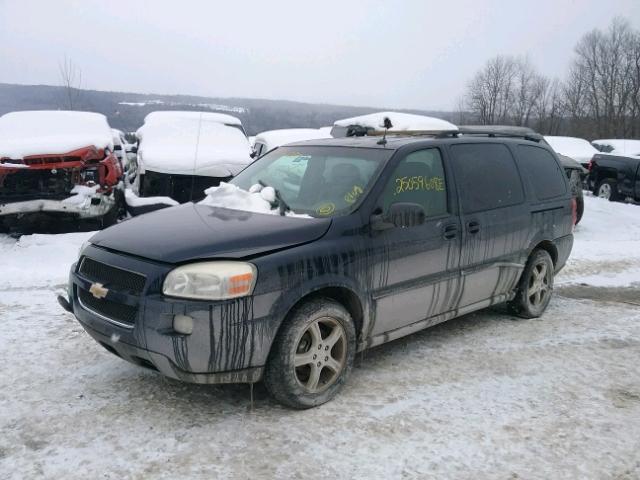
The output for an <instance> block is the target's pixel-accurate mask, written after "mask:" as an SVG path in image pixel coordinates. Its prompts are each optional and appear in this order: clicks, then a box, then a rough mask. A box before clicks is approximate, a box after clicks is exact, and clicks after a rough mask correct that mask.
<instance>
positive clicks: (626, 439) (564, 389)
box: [0, 196, 640, 480]
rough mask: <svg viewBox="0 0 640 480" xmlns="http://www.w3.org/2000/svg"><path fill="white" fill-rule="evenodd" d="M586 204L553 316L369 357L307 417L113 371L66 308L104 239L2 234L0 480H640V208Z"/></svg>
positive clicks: (142, 373)
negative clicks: (73, 271) (87, 251)
mask: <svg viewBox="0 0 640 480" xmlns="http://www.w3.org/2000/svg"><path fill="white" fill-rule="evenodd" d="M585 202H586V207H585V216H584V219H583V221H582V222H581V223H580V224H579V225H578V227H577V228H576V231H575V246H574V250H573V253H572V256H571V258H570V260H569V264H568V265H567V267H566V269H565V270H564V271H563V272H561V273H560V275H559V276H558V277H557V278H556V289H555V292H554V297H553V300H552V302H551V304H550V306H549V309H548V311H547V312H546V313H545V315H543V316H542V317H541V318H539V319H531V320H524V319H517V318H515V317H513V316H511V315H509V314H508V313H506V312H505V311H504V310H503V309H502V308H494V309H487V310H483V311H480V312H477V313H474V314H471V315H466V316H464V317H461V318H459V319H455V320H451V321H449V322H446V323H444V324H441V325H438V326H436V327H433V328H431V329H428V330H425V331H422V332H420V333H417V334H415V335H411V336H409V337H406V338H403V339H400V340H397V341H395V342H391V343H389V344H386V345H383V346H380V347H377V348H375V349H372V350H369V351H367V352H365V353H364V354H362V355H360V354H359V355H358V359H357V362H356V366H355V368H354V369H353V372H352V375H351V377H350V379H349V380H348V382H347V384H346V386H345V388H344V389H343V391H342V392H341V393H340V395H339V396H338V397H336V398H335V399H334V400H333V401H331V402H330V403H328V404H326V405H324V406H321V407H318V408H315V409H312V410H307V411H292V410H288V409H286V408H284V407H282V406H280V405H278V404H276V403H275V402H274V401H273V400H272V399H271V398H270V397H269V396H268V394H267V393H266V391H265V388H264V386H263V385H261V384H257V385H256V386H255V387H254V405H253V408H252V409H250V401H249V387H248V386H246V385H222V386H213V385H192V384H185V383H179V382H177V381H173V380H170V379H166V378H163V377H161V376H160V375H158V374H156V373H154V372H152V371H149V370H145V369H142V368H140V367H136V366H134V365H131V364H129V363H127V362H125V361H123V360H121V359H119V358H117V357H116V356H114V355H112V354H111V353H109V352H107V351H106V350H104V349H103V348H102V347H101V346H99V345H98V344H97V343H96V342H95V341H94V340H93V339H91V338H90V337H89V335H88V334H86V333H85V332H84V330H83V329H82V327H81V326H80V325H79V324H78V322H77V321H76V320H75V319H74V317H73V316H72V315H70V314H68V313H66V312H64V311H63V310H62V309H61V308H60V307H59V306H58V304H57V302H56V299H55V295H56V294H57V293H61V292H64V291H65V290H66V282H67V279H68V269H69V267H70V265H71V264H72V263H73V262H74V261H75V259H76V258H77V255H78V249H79V248H80V246H81V245H82V244H83V243H84V241H85V240H87V239H88V238H89V237H90V236H91V235H92V233H76V234H66V235H30V236H23V237H21V238H20V240H15V239H12V238H10V237H8V236H3V235H0V253H1V254H0V272H2V275H0V324H1V325H2V329H0V347H1V351H2V354H3V357H4V358H5V359H8V360H7V361H5V363H4V365H3V368H2V369H0V432H2V434H1V435H0V472H1V474H0V477H2V478H3V479H7V480H14V479H15V480H21V479H23V478H64V479H67V480H75V479H86V478H106V479H115V478H154V479H171V478H194V479H205V478H282V479H289V478H308V477H309V476H310V475H311V476H313V477H317V478H333V479H377V478H425V479H428V478H433V479H440V478H455V479H463V478H465V479H466V478H468V479H471V478H473V479H476V478H478V479H496V480H497V479H506V478H512V479H516V478H526V479H545V480H546V479H549V478H553V479H556V478H557V479H574V478H589V479H591V478H594V479H595V478H620V479H631V478H638V476H639V474H640V464H639V463H638V431H640V369H638V368H636V367H635V365H636V364H637V360H638V356H639V355H640V308H639V306H638V304H639V303H640V301H639V299H640V294H639V292H640V290H639V288H640V286H639V285H638V283H637V282H638V279H639V278H640V277H639V276H637V275H636V276H635V277H634V275H633V274H632V271H633V270H634V269H636V268H638V266H639V263H638V260H639V259H638V256H639V253H638V252H640V206H634V205H625V204H621V203H613V202H608V201H605V200H602V199H599V198H594V197H591V196H587V197H585ZM618 276H621V278H620V279H619V280H618V281H616V282H615V284H616V285H618V287H598V288H597V289H596V291H598V292H603V294H602V296H603V297H605V298H602V299H593V298H589V297H587V296H579V297H575V296H574V297H569V296H567V295H568V293H567V292H575V291H588V288H587V287H582V286H581V285H580V282H583V281H587V282H592V283H591V284H592V285H597V284H598V282H599V281H601V280H602V279H615V278H617V277H618ZM607 281H609V280H607ZM632 284H635V288H634V287H633V285H632ZM580 288H583V290H579V289H580ZM627 291H630V292H631V295H630V296H629V297H627V298H628V299H629V300H628V301H624V300H617V299H616V296H617V295H618V294H620V292H627ZM633 295H635V297H633ZM301 459H315V460H316V461H318V462H319V460H317V459H329V460H327V461H326V462H324V463H322V464H320V463H318V465H319V466H317V467H313V468H315V470H312V471H313V472H314V473H312V474H310V473H309V472H310V471H311V470H310V468H311V467H310V466H309V462H307V461H301Z"/></svg>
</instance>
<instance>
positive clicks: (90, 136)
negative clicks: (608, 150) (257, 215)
mask: <svg viewBox="0 0 640 480" xmlns="http://www.w3.org/2000/svg"><path fill="white" fill-rule="evenodd" d="M433 132H442V133H443V134H450V133H451V132H458V134H461V135H483V136H484V135H486V134H487V132H494V133H495V134H496V135H499V136H510V135H512V136H520V137H522V136H524V137H532V138H533V137H535V138H536V140H537V141H543V142H545V143H548V144H549V145H550V146H551V147H552V148H553V149H554V150H556V152H557V153H559V154H560V159H561V161H562V163H563V167H564V169H565V172H566V175H567V177H568V179H569V183H570V185H571V188H572V192H573V194H574V197H575V198H576V200H577V219H576V220H577V221H580V218H581V217H582V214H583V211H584V202H583V199H582V195H583V193H582V186H583V185H586V184H588V180H587V178H588V176H587V174H588V170H587V169H586V168H584V166H588V165H589V164H590V160H591V159H590V158H586V157H585V158H583V156H584V155H582V154H583V153H584V152H582V151H578V150H576V148H573V149H572V148H568V145H573V144H574V143H575V142H573V143H572V141H571V139H569V140H563V139H566V138H568V137H544V138H543V137H542V136H540V135H539V134H537V133H535V132H534V131H532V130H529V129H524V128H520V127H506V126H490V127H487V126H482V127H480V126H466V127H457V126H456V125H453V124H452V123H449V122H447V121H444V120H441V119H437V118H432V117H426V116H421V115H412V114H406V113H399V112H378V113H373V114H369V115H363V116H358V117H353V118H347V119H343V120H337V121H335V122H334V124H333V125H332V126H328V127H323V128H319V129H313V128H292V129H281V130H272V131H266V132H262V133H260V134H258V135H256V136H255V137H247V135H246V132H245V130H244V127H243V125H242V123H241V121H240V120H239V119H238V118H236V117H233V116H231V115H227V114H221V113H214V112H196V111H157V112H152V113H150V114H149V115H147V116H146V117H145V120H144V124H143V126H142V127H140V128H139V129H138V131H137V132H136V135H135V137H136V143H135V144H131V143H129V142H128V141H127V139H126V137H125V135H124V133H123V132H121V131H119V130H114V129H111V128H110V126H109V124H108V122H107V119H106V117H104V116H103V115H100V114H97V113H90V112H73V111H27V112H12V113H8V114H5V115H3V116H1V117H0V230H2V231H14V230H15V231H19V232H22V231H27V230H31V231H37V230H40V229H46V230H47V231H56V230H62V229H65V230H66V229H69V228H78V227H80V228H82V229H95V228H101V227H105V226H108V225H111V224H113V223H115V222H116V221H117V220H118V219H119V218H122V217H123V216H125V215H133V216H135V215H140V214H144V213H147V212H150V211H153V210H157V209H160V208H164V207H168V206H174V205H178V204H182V203H187V202H198V201H202V200H203V199H205V198H206V196H207V194H206V192H207V190H208V189H210V188H212V187H217V186H219V185H220V184H221V183H222V182H227V181H228V180H230V179H231V178H233V177H234V176H235V175H237V174H238V173H239V172H240V171H241V170H243V169H244V168H245V167H246V166H247V165H249V164H251V163H252V162H253V160H254V159H256V158H258V157H260V156H262V155H264V154H266V153H267V152H269V151H272V150H273V149H275V148H278V147H280V146H282V145H285V144H290V143H293V142H298V141H306V140H320V141H321V140H323V139H328V138H341V137H361V136H371V135H378V136H382V135H384V134H386V133H389V134H398V133H402V134H413V135H420V134H426V133H428V134H432V133H433ZM584 142H586V141H584ZM586 143H587V144H588V142H586ZM574 147H575V145H574ZM582 147H584V145H582ZM589 148H591V149H593V150H595V148H594V147H592V146H590V145H589ZM581 164H582V165H581ZM583 165H584V166H583ZM287 174H288V175H292V176H295V175H296V172H295V171H291V172H287ZM293 180H295V179H293ZM341 180H342V179H341V178H338V179H336V181H341ZM292 183H295V181H292ZM614 188H615V187H614ZM274 203H275V202H274Z"/></svg>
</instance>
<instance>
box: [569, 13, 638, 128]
mask: <svg viewBox="0 0 640 480" xmlns="http://www.w3.org/2000/svg"><path fill="white" fill-rule="evenodd" d="M637 38H638V33H637V32H634V31H633V30H632V28H631V26H630V24H629V22H628V21H627V20H625V19H622V18H616V19H614V20H613V22H612V23H611V25H610V27H609V29H608V30H607V31H606V32H602V31H600V30H597V29H596V30H593V31H592V32H589V33H587V34H586V35H585V36H584V37H582V39H580V41H579V42H578V44H577V45H576V48H575V54H576V56H575V58H574V61H573V64H572V66H571V74H570V76H569V78H568V80H567V87H566V92H567V94H568V98H567V102H568V104H569V105H570V106H571V110H572V117H573V121H574V125H573V128H574V129H576V130H579V131H580V132H581V133H582V134H583V135H584V136H604V137H622V138H624V136H626V135H629V134H630V133H631V130H632V128H633V125H634V123H635V118H634V117H635V116H636V113H635V111H636V110H637V106H634V91H635V85H636V84H637V83H638V79H637V76H638V69H637V62H636V53H635V51H636V49H637V47H636V44H637Z"/></svg>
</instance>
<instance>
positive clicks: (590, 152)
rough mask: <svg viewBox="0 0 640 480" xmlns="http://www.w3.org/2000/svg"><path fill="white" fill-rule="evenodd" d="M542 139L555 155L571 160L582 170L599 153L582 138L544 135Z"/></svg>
mask: <svg viewBox="0 0 640 480" xmlns="http://www.w3.org/2000/svg"><path fill="white" fill-rule="evenodd" d="M544 139H545V140H546V141H547V143H548V144H549V145H550V146H551V148H553V150H554V151H555V152H556V153H559V154H560V155H564V156H565V157H569V158H573V159H574V160H575V161H576V162H578V163H580V165H582V166H583V167H584V168H587V167H588V165H589V162H590V161H591V159H592V158H593V156H594V155H595V154H596V153H600V152H599V151H598V150H597V149H596V148H595V147H594V146H593V145H591V144H590V143H589V141H588V140H585V139H584V138H577V137H557V136H553V135H545V137H544Z"/></svg>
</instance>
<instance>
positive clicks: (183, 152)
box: [137, 112, 251, 177]
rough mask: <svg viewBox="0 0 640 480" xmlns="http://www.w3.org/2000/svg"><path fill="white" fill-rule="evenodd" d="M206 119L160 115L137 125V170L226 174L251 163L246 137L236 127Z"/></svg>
mask: <svg viewBox="0 0 640 480" xmlns="http://www.w3.org/2000/svg"><path fill="white" fill-rule="evenodd" d="M157 113H161V112H157ZM189 113H193V112H189ZM196 113H197V112H196ZM209 118H210V117H208V116H207V114H202V117H200V115H199V114H196V115H177V116H172V115H161V116H155V117H154V118H152V120H151V121H150V122H149V123H145V124H144V125H143V126H142V127H140V128H139V129H138V132H137V136H138V138H139V139H140V144H139V147H138V163H139V167H140V171H141V173H142V172H144V171H146V170H152V171H154V172H158V173H168V174H180V175H203V176H212V177H229V176H232V175H235V174H236V173H238V172H239V171H240V170H242V169H243V168H244V167H245V166H246V165H248V164H249V163H250V162H251V157H250V153H251V148H250V147H249V141H248V140H247V137H246V136H245V135H244V133H243V132H242V131H241V130H240V129H238V128H236V127H234V126H228V125H226V124H222V123H219V122H217V121H207V120H208V119H209Z"/></svg>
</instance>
